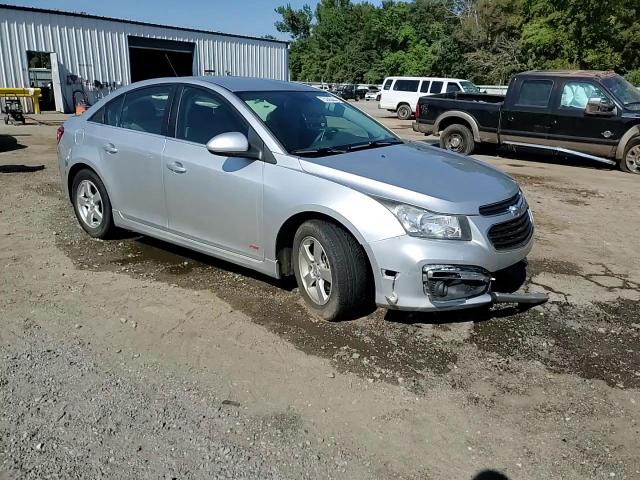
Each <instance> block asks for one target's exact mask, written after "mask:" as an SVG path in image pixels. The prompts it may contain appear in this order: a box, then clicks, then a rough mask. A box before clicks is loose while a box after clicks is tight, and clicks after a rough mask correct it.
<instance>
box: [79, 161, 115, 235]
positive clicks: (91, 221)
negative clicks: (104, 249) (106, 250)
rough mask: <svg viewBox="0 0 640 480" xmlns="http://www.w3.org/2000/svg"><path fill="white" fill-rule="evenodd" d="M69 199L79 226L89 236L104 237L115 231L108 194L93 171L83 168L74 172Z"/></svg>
mask: <svg viewBox="0 0 640 480" xmlns="http://www.w3.org/2000/svg"><path fill="white" fill-rule="evenodd" d="M81 198H82V199H81ZM83 199H84V200H83ZM71 201H72V202H73V210H74V212H75V214H76V218H77V219H78V222H79V223H80V226H81V227H82V228H83V229H84V231H85V232H87V233H88V234H89V235H90V236H92V237H93V238H102V239H106V238H110V237H111V236H112V235H114V234H115V233H116V232H117V230H118V229H117V228H116V227H115V225H114V224H113V213H112V211H111V201H110V200H109V195H108V194H107V190H106V188H104V184H103V183H102V180H100V177H98V175H96V173H95V172H93V171H92V170H88V169H85V170H80V171H79V172H78V173H77V174H76V176H75V177H74V178H73V183H72V186H71ZM92 207H93V208H92ZM91 212H93V213H91ZM98 212H99V213H100V215H98Z"/></svg>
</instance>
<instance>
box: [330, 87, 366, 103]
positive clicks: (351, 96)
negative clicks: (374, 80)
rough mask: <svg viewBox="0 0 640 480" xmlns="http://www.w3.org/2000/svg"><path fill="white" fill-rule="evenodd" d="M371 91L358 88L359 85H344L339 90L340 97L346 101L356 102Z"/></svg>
mask: <svg viewBox="0 0 640 480" xmlns="http://www.w3.org/2000/svg"><path fill="white" fill-rule="evenodd" d="M368 91H369V89H367V88H358V86H357V85H353V84H351V85H342V86H341V87H340V88H339V89H338V95H339V96H340V97H342V98H343V99H345V100H355V101H356V102H357V101H358V100H360V99H362V98H364V96H365V95H366V94H367V92H368Z"/></svg>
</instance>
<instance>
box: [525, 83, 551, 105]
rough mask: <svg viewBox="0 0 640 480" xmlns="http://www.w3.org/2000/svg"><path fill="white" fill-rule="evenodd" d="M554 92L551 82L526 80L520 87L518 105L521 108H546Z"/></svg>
mask: <svg viewBox="0 0 640 480" xmlns="http://www.w3.org/2000/svg"><path fill="white" fill-rule="evenodd" d="M551 90H553V81H551V80H525V81H523V82H522V85H521V86H520V92H519V93H518V99H517V100H516V105H519V106H521V107H537V108H545V107H547V106H548V105H549V98H550V97H551Z"/></svg>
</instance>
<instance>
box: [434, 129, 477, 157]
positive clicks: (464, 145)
mask: <svg viewBox="0 0 640 480" xmlns="http://www.w3.org/2000/svg"><path fill="white" fill-rule="evenodd" d="M440 147H441V148H444V149H445V150H449V151H451V152H456V153H461V154H463V155H470V154H471V153H473V151H474V150H475V148H476V144H475V141H474V140H473V133H471V130H469V128H467V127H465V126H464V125H459V124H454V125H449V126H448V127H447V128H445V129H444V131H443V132H442V133H441V134H440Z"/></svg>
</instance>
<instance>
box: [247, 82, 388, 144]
mask: <svg viewBox="0 0 640 480" xmlns="http://www.w3.org/2000/svg"><path fill="white" fill-rule="evenodd" d="M237 95H238V97H240V98H241V99H242V100H243V101H244V102H245V103H246V104H247V105H248V106H249V107H250V108H251V109H252V110H253V111H254V112H255V113H256V115H257V116H258V117H259V118H260V120H262V122H263V123H264V124H265V125H266V126H267V128H268V129H269V130H270V131H271V133H273V134H274V135H275V137H276V138H277V139H278V140H279V141H280V143H281V144H282V146H283V147H284V148H285V149H286V150H287V151H288V152H289V153H292V154H296V155H300V156H325V155H332V154H338V153H345V152H347V151H349V150H355V149H360V148H376V147H380V146H385V145H389V144H393V143H401V141H400V140H399V139H398V137H397V136H395V135H394V134H393V133H391V132H390V131H389V130H387V129H386V128H384V127H383V126H382V125H380V124H378V123H377V122H376V121H374V120H372V119H371V118H369V117H368V116H366V115H365V114H363V113H362V112H361V111H360V110H358V109H357V108H355V107H352V106H351V105H349V104H348V103H346V102H343V101H342V100H341V99H339V98H336V97H335V96H333V95H330V94H328V93H323V92H294V91H267V92H240V93H238V94H237Z"/></svg>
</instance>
